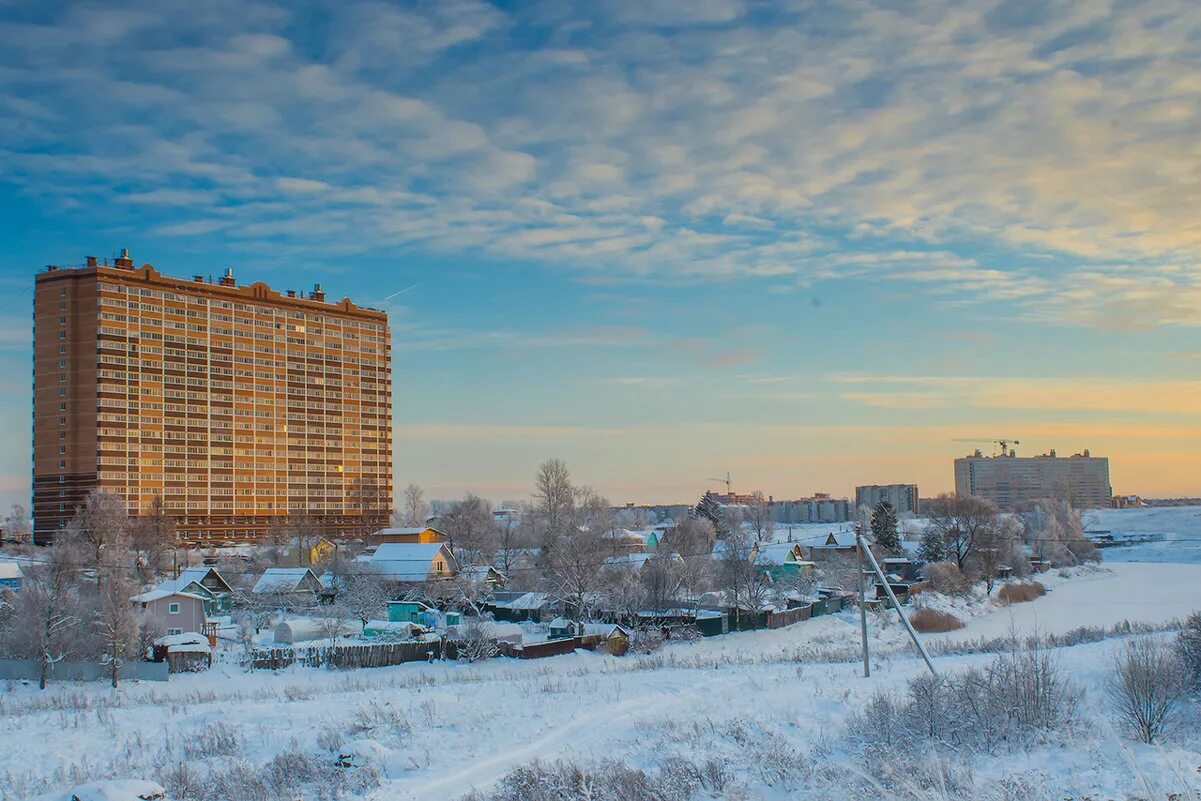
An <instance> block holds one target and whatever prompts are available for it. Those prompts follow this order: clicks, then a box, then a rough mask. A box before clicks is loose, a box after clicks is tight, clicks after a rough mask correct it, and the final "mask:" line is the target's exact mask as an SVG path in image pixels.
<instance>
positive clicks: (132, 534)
mask: <svg viewBox="0 0 1201 801" xmlns="http://www.w3.org/2000/svg"><path fill="white" fill-rule="evenodd" d="M129 538H130V543H131V545H132V547H133V550H134V553H135V554H136V564H137V569H138V577H139V578H141V579H142V581H150V580H151V579H153V578H154V576H156V575H157V574H158V572H159V570H161V569H162V568H163V564H164V562H165V561H166V562H168V563H169V560H168V559H167V557H168V555H169V554H170V553H171V551H172V549H173V548H174V547H175V545H176V541H177V535H176V530H175V518H174V517H173V516H172V515H170V514H168V513H167V508H166V505H165V504H164V502H163V496H162V495H161V494H159V493H155V495H154V498H153V499H152V500H151V502H150V507H149V508H148V509H146V510H144V511H143V512H142V514H140V515H138V516H137V518H136V519H135V520H134V521H133V523H132V524H131V525H130V527H129Z"/></svg>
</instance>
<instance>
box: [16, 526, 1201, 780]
mask: <svg viewBox="0 0 1201 801" xmlns="http://www.w3.org/2000/svg"><path fill="white" fill-rule="evenodd" d="M1093 517H1094V519H1093V521H1092V522H1093V527H1094V528H1106V529H1109V530H1112V531H1113V532H1114V533H1128V532H1129V533H1153V534H1163V535H1164V537H1165V539H1164V540H1163V541H1162V542H1157V543H1152V544H1147V545H1136V546H1131V547H1130V548H1112V549H1106V551H1105V552H1104V555H1105V557H1106V558H1107V562H1106V563H1105V564H1103V565H1102V566H1101V567H1099V568H1096V569H1090V568H1078V569H1073V570H1072V571H1068V575H1060V574H1059V572H1058V571H1053V572H1051V573H1048V574H1044V575H1042V576H1040V577H1039V578H1040V580H1042V581H1043V582H1044V583H1045V584H1046V586H1047V588H1048V593H1047V595H1046V596H1044V597H1042V598H1039V599H1037V600H1035V601H1033V602H1030V603H1024V604H1016V605H1013V606H1009V607H1000V606H996V605H994V604H992V603H991V602H989V601H987V600H983V599H976V600H974V601H966V602H965V601H940V603H943V604H946V605H949V606H950V607H951V608H953V611H954V612H955V613H956V614H957V615H959V616H961V617H962V618H964V619H965V621H966V623H967V625H966V627H965V628H963V629H961V630H958V631H955V632H951V633H949V634H941V635H927V641H928V642H930V643H932V644H933V643H937V644H940V645H943V646H947V647H951V646H954V645H955V644H956V643H966V642H969V641H975V640H979V639H981V638H984V639H987V638H993V637H998V636H1003V635H1007V634H1009V633H1010V632H1011V631H1017V632H1020V633H1027V634H1028V633H1034V632H1039V633H1043V634H1063V633H1066V632H1069V631H1071V630H1073V629H1076V628H1078V627H1082V626H1094V627H1110V626H1113V625H1114V624H1117V623H1120V622H1121V621H1124V620H1130V621H1133V622H1140V623H1150V624H1157V623H1165V622H1167V621H1170V620H1173V619H1176V618H1181V617H1184V616H1186V615H1187V614H1189V613H1190V612H1192V611H1195V610H1197V609H1198V608H1201V589H1199V588H1201V560H1198V559H1196V558H1195V557H1194V554H1193V543H1192V542H1191V540H1192V539H1201V510H1199V509H1195V508H1194V509H1145V510H1144V509H1137V510H1120V511H1112V512H1109V511H1107V512H1103V513H1098V514H1096V515H1094V516H1093ZM827 528H829V527H827ZM796 533H799V532H796ZM806 533H811V532H806ZM1119 556H1125V557H1128V558H1127V559H1125V560H1124V561H1123V560H1119V559H1118V558H1117V557H1119ZM1152 556H1154V557H1158V558H1151V557H1152ZM869 628H870V636H871V643H872V649H873V659H872V664H873V669H872V677H871V678H870V679H864V678H862V676H861V667H860V665H859V664H858V663H857V662H856V661H854V657H855V655H856V654H857V649H858V629H859V623H858V618H857V616H856V615H855V614H854V613H853V612H846V613H842V614H839V615H834V616H827V617H821V618H816V619H813V620H811V621H807V622H805V623H801V624H798V625H794V626H790V627H787V628H784V629H779V630H774V631H757V632H743V633H738V634H731V635H728V636H724V637H715V638H711V639H706V640H702V641H700V642H697V643H675V644H671V645H669V646H668V647H666V648H664V649H662V650H661V651H659V652H657V653H655V654H652V655H650V656H645V657H639V656H633V655H631V656H626V657H621V658H615V657H610V656H606V655H602V654H595V653H584V652H581V653H576V654H570V655H566V656H562V657H555V658H551V659H545V660H539V661H530V662H522V661H516V660H505V659H498V660H491V661H489V662H486V663H480V664H476V665H464V664H434V665H427V664H411V665H403V666H398V667H394V668H382V669H376V670H360V671H354V672H336V671H325V670H314V669H306V668H293V669H289V670H286V671H282V672H280V673H278V674H272V673H267V672H258V673H255V674H246V673H244V672H242V671H241V670H240V669H238V668H237V666H236V665H235V664H233V663H232V659H231V660H230V661H229V662H228V663H219V664H218V665H217V666H216V667H215V668H214V670H212V671H210V672H209V673H206V674H197V675H187V676H174V677H172V679H171V681H170V682H169V683H167V684H165V685H164V684H153V683H143V684H127V685H126V686H124V687H122V688H121V689H120V690H119V691H117V692H116V693H113V692H112V691H110V690H108V689H107V688H105V687H104V686H102V685H99V684H93V685H70V684H58V685H54V686H52V687H51V689H49V690H48V691H47V692H46V693H40V692H38V690H37V689H36V687H31V686H28V685H21V684H9V685H8V686H6V687H5V688H4V692H3V693H2V694H0V742H2V743H3V744H4V747H3V748H2V749H0V798H3V799H5V800H6V801H7V799H18V798H28V797H30V796H37V795H38V794H42V793H47V794H48V795H46V798H48V799H61V798H64V796H63V795H62V794H61V793H62V791H63V790H64V788H68V787H71V786H74V785H76V784H81V783H83V782H85V781H88V780H92V779H103V778H108V777H113V778H121V779H151V780H154V779H159V780H160V781H161V780H162V772H163V771H164V770H165V769H167V768H170V767H172V766H175V765H178V764H180V763H181V762H183V761H186V760H190V761H189V762H188V764H189V765H191V766H192V767H193V769H194V772H196V771H199V773H203V769H204V767H205V766H215V767H217V768H223V767H229V766H243V767H244V768H245V769H246V770H247V771H249V772H250V773H255V772H262V771H264V770H265V769H266V768H265V767H264V766H266V765H267V763H268V762H269V761H270V760H272V759H273V758H275V757H277V756H279V755H281V754H288V753H297V754H303V755H306V756H308V757H310V758H311V759H312V760H314V761H315V762H316V763H319V764H322V765H326V766H329V765H332V764H333V762H334V760H335V759H337V757H338V754H340V753H351V752H353V753H354V754H355V756H354V757H352V761H354V762H356V763H357V764H359V765H369V766H374V768H375V769H378V771H379V773H380V779H379V781H380V783H379V785H378V786H375V783H374V782H372V783H371V784H372V786H371V787H370V788H369V789H364V790H361V791H355V790H348V791H347V795H348V797H352V798H360V799H372V800H373V801H383V800H384V799H423V800H424V799H454V798H457V797H459V796H461V795H462V794H464V793H466V792H468V791H470V790H472V789H473V788H487V787H489V786H490V785H492V784H493V783H494V782H496V781H497V780H498V779H499V778H501V777H502V776H504V775H505V773H506V772H507V771H509V770H510V769H511V768H513V767H514V766H517V765H521V764H523V763H527V762H529V761H530V760H532V759H542V760H555V759H571V760H575V761H578V762H584V763H590V762H596V761H600V760H605V759H612V760H618V761H621V762H624V763H626V764H629V765H632V766H635V767H643V768H648V769H649V768H651V767H653V766H655V765H657V764H660V763H661V762H662V761H663V760H665V759H668V758H671V757H673V756H681V757H684V758H686V759H688V760H690V761H692V762H695V763H697V764H700V763H703V762H705V761H706V760H708V759H714V760H716V761H717V762H718V763H720V764H721V765H723V766H724V767H725V768H726V769H727V770H728V772H729V773H730V775H731V777H732V779H731V784H730V789H729V790H728V791H727V794H726V795H725V796H724V797H728V798H743V799H759V798H762V799H779V800H780V801H782V800H783V799H794V798H815V799H816V798H822V799H826V798H830V799H840V798H854V797H858V796H857V795H856V791H855V789H854V788H855V787H859V788H860V790H861V788H862V784H861V783H858V784H857V783H855V782H854V781H851V779H850V778H847V777H856V776H861V775H863V772H864V770H865V767H864V761H863V758H862V756H860V755H859V753H858V752H857V750H856V747H855V743H854V742H853V741H852V740H851V739H849V738H848V736H847V731H846V727H847V722H848V718H849V716H851V715H853V714H854V713H855V712H856V711H857V710H860V709H862V708H863V706H864V704H865V702H866V701H867V699H868V698H869V697H870V696H871V695H872V693H874V692H875V691H876V690H878V689H881V688H887V689H898V688H901V687H903V686H904V684H905V682H906V681H907V680H908V679H910V678H911V677H913V676H916V675H920V674H921V672H922V671H923V670H924V669H925V668H924V667H923V665H922V663H921V661H920V660H919V659H917V658H916V657H915V655H914V653H913V651H912V649H911V647H908V646H907V645H906V638H905V634H904V631H903V629H902V628H901V626H900V625H899V623H898V622H897V620H896V618H895V614H894V613H878V614H873V615H871V617H870V619H869ZM1119 647H1122V640H1121V639H1120V638H1115V639H1109V640H1105V641H1102V642H1095V643H1091V644H1086V645H1076V646H1072V647H1065V648H1059V649H1057V651H1056V653H1057V655H1058V658H1059V660H1060V663H1061V665H1062V666H1063V668H1064V670H1065V671H1066V672H1067V674H1068V675H1069V676H1071V678H1072V680H1073V681H1075V682H1077V683H1078V684H1079V686H1080V688H1081V692H1082V693H1083V696H1084V702H1083V704H1082V709H1081V719H1080V722H1079V723H1078V725H1077V726H1076V727H1075V728H1074V729H1073V730H1072V731H1071V732H1070V733H1069V734H1068V735H1066V736H1064V737H1059V738H1052V739H1051V740H1050V741H1048V742H1047V743H1045V744H1043V745H1039V746H1034V747H1032V748H1030V749H1028V750H1021V749H1019V750H1017V751H1012V750H1005V749H1002V750H1001V751H999V752H998V753H995V754H991V755H989V756H988V757H987V758H978V759H974V760H973V759H969V758H966V757H965V761H966V763H968V764H970V769H971V772H972V773H973V774H974V776H975V780H976V782H977V784H978V785H980V786H985V787H994V788H995V787H998V786H1000V783H1001V782H1003V781H1005V782H1010V783H1012V782H1017V783H1018V784H1019V785H1020V786H1021V787H1023V788H1025V789H1026V790H1027V791H1029V794H1027V795H1019V794H1015V795H1014V796H1012V797H1015V798H1077V799H1079V798H1085V797H1092V798H1108V799H1114V800H1115V801H1121V800H1125V799H1134V798H1168V797H1169V793H1182V795H1181V796H1180V797H1181V798H1190V797H1191V798H1195V797H1197V793H1199V792H1201V773H1199V772H1198V766H1199V765H1201V742H1199V740H1201V738H1198V736H1197V734H1196V731H1197V730H1196V729H1194V730H1193V731H1192V734H1191V735H1188V736H1184V737H1182V738H1180V739H1178V740H1176V741H1173V742H1169V743H1168V745H1167V746H1165V747H1164V748H1151V747H1148V746H1141V745H1138V744H1136V743H1134V742H1132V741H1131V740H1129V739H1128V738H1126V737H1125V736H1124V735H1123V734H1122V733H1120V732H1118V731H1115V730H1114V729H1113V722H1112V717H1111V716H1110V714H1109V712H1108V711H1107V706H1106V704H1105V702H1104V694H1103V692H1102V690H1101V686H1102V682H1103V679H1104V676H1105V672H1106V670H1107V668H1108V663H1109V659H1110V657H1111V655H1112V653H1113V652H1114V651H1115V649H1117V648H1119ZM220 650H221V649H219V651H220ZM945 650H946V648H945V647H944V648H940V649H938V651H939V652H944V651H945ZM990 658H991V657H990V656H989V655H984V654H981V655H970V656H946V655H943V656H937V655H936V656H935V660H936V662H937V664H938V666H939V668H940V669H941V670H943V671H955V670H958V669H962V668H964V667H966V666H970V665H979V664H983V663H984V662H986V661H987V660H989V659H990ZM839 660H842V661H839ZM1190 738H1191V739H1190ZM206 743H207V744H206ZM197 744H200V745H197ZM285 764H290V763H286V762H280V761H279V760H277V767H278V765H285ZM368 769H370V768H357V769H353V768H352V769H350V770H349V773H354V772H355V771H364V770H368ZM1144 782H1146V783H1148V785H1145V784H1144ZM164 783H165V782H164ZM1007 786H1009V785H1007ZM1190 787H1191V790H1190V789H1189V788H1190ZM325 789H326V790H327V791H329V790H330V788H329V787H326V788H325ZM1189 792H1191V793H1192V795H1189V794H1188V793H1189ZM891 795H892V796H893V797H895V798H901V797H903V794H899V793H892V794H891ZM919 797H923V798H925V797H930V796H919ZM935 797H938V796H935Z"/></svg>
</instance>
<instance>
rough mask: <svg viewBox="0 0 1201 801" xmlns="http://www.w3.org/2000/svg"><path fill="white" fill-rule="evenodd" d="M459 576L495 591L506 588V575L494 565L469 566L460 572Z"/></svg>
mask: <svg viewBox="0 0 1201 801" xmlns="http://www.w3.org/2000/svg"><path fill="white" fill-rule="evenodd" d="M459 575H460V576H461V577H463V578H466V579H470V580H471V581H477V582H479V583H481V584H486V585H488V586H489V587H492V588H493V589H502V588H503V587H504V586H505V577H504V575H503V574H502V573H501V572H500V571H499V570H497V569H496V568H495V567H493V566H492V565H467V566H466V567H464V568H463V569H462V570H460V571H459Z"/></svg>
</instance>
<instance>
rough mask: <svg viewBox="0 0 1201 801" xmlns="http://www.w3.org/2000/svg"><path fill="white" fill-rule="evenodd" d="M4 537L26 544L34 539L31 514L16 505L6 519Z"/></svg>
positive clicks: (19, 505)
mask: <svg viewBox="0 0 1201 801" xmlns="http://www.w3.org/2000/svg"><path fill="white" fill-rule="evenodd" d="M4 536H5V537H6V538H8V539H9V540H11V541H12V542H18V543H25V542H29V541H30V540H32V539H33V523H32V522H31V521H30V519H29V513H28V512H26V511H25V507H24V506H22V505H21V504H19V503H14V504H13V505H12V508H11V509H9V511H8V516H7V517H5V518H4Z"/></svg>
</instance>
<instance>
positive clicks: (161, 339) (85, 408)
mask: <svg viewBox="0 0 1201 801" xmlns="http://www.w3.org/2000/svg"><path fill="white" fill-rule="evenodd" d="M33 361H34V363H33V372H34V377H33V504H32V506H33V516H34V536H35V539H36V540H37V541H38V542H42V543H44V542H48V541H50V540H51V539H52V538H53V536H54V532H55V531H57V530H58V529H59V528H60V527H61V526H62V525H63V524H64V523H66V522H67V521H68V520H69V519H70V518H71V516H72V515H73V514H74V511H75V508H76V507H77V506H78V505H80V504H82V503H83V502H84V499H85V498H86V497H87V495H88V493H89V492H91V491H92V490H94V489H101V490H105V491H109V492H113V493H115V494H117V495H119V496H120V497H121V498H123V499H124V500H125V502H126V504H127V507H128V510H129V513H130V514H131V515H135V516H136V515H138V514H139V513H145V512H146V511H147V510H149V509H150V508H151V504H152V503H153V502H154V499H155V498H156V496H161V498H162V500H163V505H164V508H165V511H166V512H167V513H168V514H170V515H171V516H173V517H174V518H175V519H176V524H177V528H178V530H179V532H180V535H181V537H182V538H183V539H186V540H194V541H210V542H211V541H245V540H250V539H254V538H256V537H260V536H262V535H264V534H265V533H266V531H267V529H268V528H269V527H270V526H271V525H272V523H273V522H274V521H278V520H280V519H281V518H284V517H286V516H288V515H304V516H307V517H310V518H311V519H312V520H313V521H314V522H315V523H316V524H317V525H318V526H319V527H320V529H321V531H322V533H326V534H327V535H330V536H350V535H359V534H365V533H367V532H370V531H374V530H376V529H378V528H382V527H383V526H386V525H387V523H388V517H389V511H390V509H391V506H392V414H391V409H392V386H391V337H390V333H389V329H388V318H387V315H386V314H385V313H384V312H382V311H377V310H374V309H368V308H363V307H359V306H356V305H355V304H354V303H352V302H351V301H350V300H349V299H348V298H343V299H342V300H340V301H337V302H327V301H326V299H325V295H324V293H323V292H322V291H321V289H320V287H317V288H316V289H314V291H313V292H311V293H308V294H307V295H304V294H303V293H297V292H294V291H289V292H284V293H281V292H277V291H275V290H273V289H271V288H270V287H268V286H267V285H266V284H264V283H261V282H255V283H252V284H250V285H246V286H241V285H239V284H238V283H237V281H236V280H235V279H234V277H233V274H232V271H230V270H227V271H226V274H225V275H224V276H223V277H222V278H220V279H219V280H217V281H213V280H211V279H209V280H206V279H205V278H204V277H203V276H195V277H194V278H193V279H192V280H185V279H178V278H168V277H166V276H163V275H161V274H160V273H159V272H158V271H157V270H155V269H154V267H152V266H151V265H149V264H144V265H142V266H141V267H135V266H134V263H133V260H132V259H130V258H129V256H128V253H126V252H123V253H122V255H121V256H120V257H119V258H116V259H114V260H113V261H112V263H111V264H110V263H108V261H107V260H104V261H103V262H102V261H99V260H97V259H96V258H94V257H88V259H87V260H86V262H85V264H84V265H83V266H81V267H73V268H60V267H49V268H47V269H46V270H45V271H43V272H41V273H39V274H38V275H37V279H36V282H35V291H34V359H33Z"/></svg>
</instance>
